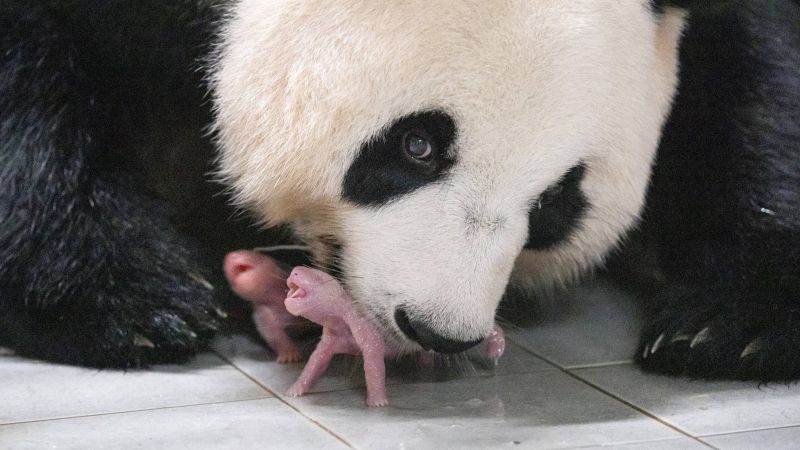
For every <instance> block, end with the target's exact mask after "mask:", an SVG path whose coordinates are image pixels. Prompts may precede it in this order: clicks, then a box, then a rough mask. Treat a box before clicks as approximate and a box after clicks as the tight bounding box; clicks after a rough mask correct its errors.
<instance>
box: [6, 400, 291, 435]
mask: <svg viewBox="0 0 800 450" xmlns="http://www.w3.org/2000/svg"><path fill="white" fill-rule="evenodd" d="M273 399H277V397H262V398H242V399H238V400H223V401H219V402H204V403H192V404H189V405H174V406H159V407H155V408H143V409H132V410H130V411H112V412H101V413H91V414H83V415H79V416H64V417H50V418H47V419H31V420H21V421H18V422H6V423H0V428H2V427H7V426H12V425H23V424H28V423H40V422H56V421H60V420H73V419H83V418H85V417H102V416H118V415H120V414H136V413H140V412H150V411H161V410H166V409H180V408H194V407H195V406H209V405H225V404H228V403H242V402H257V401H261V400H273Z"/></svg>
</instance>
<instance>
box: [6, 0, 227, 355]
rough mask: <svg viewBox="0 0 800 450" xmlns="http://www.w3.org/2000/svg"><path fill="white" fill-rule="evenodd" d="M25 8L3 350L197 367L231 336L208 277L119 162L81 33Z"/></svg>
mask: <svg viewBox="0 0 800 450" xmlns="http://www.w3.org/2000/svg"><path fill="white" fill-rule="evenodd" d="M14 5H19V8H20V9H19V11H17V12H18V14H14V13H13V12H14V11H13V8H14ZM11 9H12V11H11V12H8V11H7V13H4V14H2V15H0V30H2V31H0V114H2V116H1V117H0V346H4V347H8V348H11V349H12V350H14V351H15V352H16V353H17V354H19V355H22V356H30V357H35V358H42V359H47V360H51V361H57V362H64V363H70V364H79V365H86V366H93V367H139V366H146V365H149V364H153V363H161V362H175V361H183V360H185V359H187V358H188V357H190V356H191V355H193V354H194V353H195V352H197V351H198V350H199V349H201V348H203V346H204V345H205V344H206V343H207V341H208V340H209V338H210V336H211V334H212V333H213V331H214V329H215V328H216V327H217V313H216V311H217V310H216V309H215V307H214V303H213V298H212V291H211V289H210V285H209V284H208V282H206V281H205V278H204V274H205V269H204V268H203V267H202V265H201V264H200V263H199V259H198V258H197V257H196V256H195V255H194V253H193V251H192V250H191V246H190V244H189V243H188V242H187V241H186V240H185V239H184V238H183V237H181V236H180V235H179V234H178V233H177V232H176V231H175V230H174V229H173V227H172V225H171V224H170V222H169V220H168V219H167V212H166V211H165V209H164V208H163V206H162V205H161V204H160V203H158V202H156V201H154V200H152V199H151V198H149V197H148V196H147V195H145V194H143V193H142V192H141V190H140V189H139V188H138V184H137V183H136V181H135V180H134V179H133V178H132V177H131V176H130V174H129V173H128V172H127V168H126V167H125V165H120V164H115V162H114V161H115V160H114V158H110V159H109V158H108V157H107V155H108V153H110V152H111V151H112V150H113V148H112V147H111V145H112V144H110V143H109V141H106V140H105V139H104V134H103V133H101V132H99V131H98V130H102V129H103V128H102V127H103V123H104V118H105V117H106V111H105V110H104V108H105V106H104V103H103V100H102V97H101V96H99V95H97V93H96V92H94V90H93V83H92V78H91V77H90V76H89V75H88V74H87V73H85V72H83V71H82V70H81V58H80V54H78V53H77V52H76V50H75V49H76V48H78V46H77V45H75V42H72V41H71V39H70V35H69V33H70V31H71V30H69V29H67V30H66V31H65V30H64V29H62V28H63V27H60V26H59V23H58V20H57V19H54V18H50V17H48V15H47V14H46V13H45V12H44V11H43V10H40V9H39V8H38V7H37V5H32V4H30V3H29V2H12V4H11ZM120 166H122V167H120Z"/></svg>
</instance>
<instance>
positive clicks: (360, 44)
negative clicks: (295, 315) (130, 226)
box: [213, 0, 683, 352]
mask: <svg viewBox="0 0 800 450" xmlns="http://www.w3.org/2000/svg"><path fill="white" fill-rule="evenodd" d="M682 24H683V16H682V14H681V13H680V12H679V11H677V10H673V9H671V8H665V9H662V8H659V10H658V11H655V10H654V8H652V6H651V5H650V4H649V2H647V1H644V0H575V1H570V2H565V1H561V0H544V1H535V2H531V1H521V0H520V1H503V2H486V1H472V0H465V1H459V2H445V1H428V0H409V1H403V2H369V1H357V0H349V1H343V2H330V1H323V0H281V1H263V0H241V1H239V2H237V3H235V4H234V6H232V8H231V10H230V11H229V18H228V21H227V22H226V24H225V25H224V29H223V33H222V42H221V44H220V47H219V52H218V57H217V59H216V60H215V63H214V64H215V65H214V80H213V81H214V99H215V107H216V131H217V134H218V138H219V142H220V146H221V154H220V158H219V163H220V172H221V174H222V175H223V176H224V178H225V179H226V181H227V182H228V183H230V185H231V186H232V188H233V191H234V193H235V196H236V200H237V201H238V202H239V204H240V205H242V206H245V207H247V208H250V209H252V210H253V211H255V212H256V213H257V214H259V215H260V217H262V218H263V220H264V222H265V223H268V224H279V223H289V224H291V225H292V226H293V227H294V230H295V231H296V232H297V233H298V235H299V236H300V237H301V238H302V239H304V240H305V241H306V242H308V243H309V245H310V246H311V247H312V250H313V253H314V255H315V258H316V260H317V262H318V263H319V264H320V266H322V267H323V268H331V267H333V266H335V267H336V268H337V269H338V271H339V272H338V273H339V276H340V277H341V280H342V281H343V282H344V284H345V285H346V286H347V288H348V290H349V291H350V294H351V295H352V297H353V298H354V300H355V301H356V302H357V306H358V307H359V308H360V309H361V310H362V312H363V313H364V314H366V315H367V316H369V317H370V318H372V319H373V320H374V321H376V322H377V323H378V324H380V325H381V326H382V327H383V329H384V330H385V334H386V337H387V340H388V341H389V343H390V344H391V345H393V346H394V347H395V348H396V349H397V350H400V351H403V350H415V349H419V347H420V346H422V347H423V348H427V349H433V350H437V351H443V352H455V351H460V350H463V349H465V348H467V347H469V346H471V345H473V344H475V343H476V342H478V341H480V340H481V339H483V338H484V337H485V336H487V335H488V334H489V333H490V331H491V330H492V325H493V321H494V314H495V310H496V308H497V305H498V303H499V301H500V298H501V296H502V294H503V292H504V290H505V288H506V285H507V283H508V281H509V278H510V277H511V275H512V272H513V273H514V274H515V276H518V277H520V278H521V279H523V280H524V281H529V282H532V283H548V282H553V281H562V280H565V279H567V278H570V277H572V276H573V275H575V274H577V273H579V272H580V271H581V270H582V269H585V268H587V267H590V266H591V265H592V264H594V263H596V262H598V261H599V260H600V259H601V258H602V257H603V255H604V254H605V253H606V252H607V251H608V250H609V249H610V248H612V247H613V246H614V245H615V243H616V242H617V241H618V239H619V238H620V236H621V235H622V234H623V233H624V232H625V231H626V230H627V229H629V228H630V227H631V226H632V225H633V224H634V223H635V222H636V220H637V218H638V216H639V214H640V211H641V209H642V203H643V198H644V194H645V189H646V186H647V183H648V178H649V174H650V166H651V163H652V160H653V156H654V152H655V149H656V146H657V141H658V137H659V132H660V128H661V126H662V123H663V121H664V118H665V115H666V114H667V112H668V109H669V106H670V101H671V98H672V96H673V92H674V89H675V84H676V65H677V63H676V48H677V41H678V38H679V35H680V32H681V27H682ZM515 265H516V268H515Z"/></svg>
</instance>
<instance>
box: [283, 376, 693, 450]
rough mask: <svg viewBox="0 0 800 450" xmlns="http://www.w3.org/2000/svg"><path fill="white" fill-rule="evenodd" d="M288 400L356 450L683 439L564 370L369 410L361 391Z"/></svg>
mask: <svg viewBox="0 0 800 450" xmlns="http://www.w3.org/2000/svg"><path fill="white" fill-rule="evenodd" d="M288 401H289V402H290V403H291V404H292V405H294V406H295V407H297V408H298V409H300V410H301V411H302V412H303V413H304V414H305V415H307V416H309V417H311V418H312V419H314V420H316V421H318V422H320V423H323V424H325V426H326V427H327V428H328V429H329V430H331V431H332V432H334V433H336V434H337V435H338V436H341V437H342V438H344V439H345V440H347V441H348V442H350V443H351V444H353V445H355V446H356V447H359V448H414V449H441V448H498V447H503V446H511V447H514V446H515V444H518V445H519V446H518V447H517V448H565V447H575V446H581V445H599V444H607V443H613V442H637V441H648V440H659V439H670V438H677V437H680V434H679V433H677V432H676V431H674V430H672V429H670V428H668V427H666V426H664V425H663V424H661V423H659V422H657V421H655V420H652V419H650V418H648V417H647V416H644V415H642V414H640V413H638V412H637V411H635V410H634V409H632V408H629V407H628V406H626V405H624V404H622V403H620V402H617V401H615V400H614V399H612V398H610V397H608V396H606V395H604V394H602V393H600V392H598V391H596V390H594V389H592V388H590V387H589V386H587V385H586V384H584V383H582V382H580V381H578V380H576V379H574V378H572V377H570V376H569V375H567V374H565V373H563V372H561V371H542V372H534V373H529V374H516V375H505V376H496V377H477V378H467V379H461V380H451V381H444V382H439V383H419V384H403V385H396V386H392V388H391V389H390V402H391V404H390V406H388V407H385V408H367V407H365V406H364V392H363V391H362V390H348V391H337V392H329V393H321V394H312V395H309V396H306V397H301V398H297V399H288Z"/></svg>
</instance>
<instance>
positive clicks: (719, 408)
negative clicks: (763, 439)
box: [574, 364, 800, 436]
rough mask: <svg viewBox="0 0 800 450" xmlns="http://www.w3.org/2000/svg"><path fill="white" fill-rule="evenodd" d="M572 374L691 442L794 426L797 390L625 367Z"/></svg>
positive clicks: (798, 412) (798, 420)
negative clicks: (657, 419)
mask: <svg viewBox="0 0 800 450" xmlns="http://www.w3.org/2000/svg"><path fill="white" fill-rule="evenodd" d="M574 373H575V374H576V375H577V376H579V377H581V378H583V379H586V380H588V381H589V382H591V383H593V384H595V385H597V386H600V387H601V388H602V389H605V390H607V391H608V392H610V393H612V394H613V395H616V396H619V397H620V398H622V399H625V400H626V401H628V402H630V403H631V404H633V405H636V406H638V407H640V408H642V409H643V410H646V411H648V412H650V413H651V414H654V415H655V416H657V417H660V418H662V419H664V420H666V421H667V422H669V423H671V424H673V425H675V426H677V427H679V428H681V429H682V430H685V431H687V432H689V433H690V434H691V435H693V436H700V435H708V434H722V433H733V432H737V431H747V430H753V429H761V428H773V427H781V426H792V425H798V424H800V386H799V385H793V386H786V385H781V384H774V385H767V386H761V387H759V386H758V385H757V384H756V383H752V382H706V381H691V380H687V379H685V378H674V377H665V376H657V375H648V374H644V373H642V372H641V371H640V370H639V369H638V368H637V367H635V366H633V365H630V364H623V365H619V366H609V367H598V368H587V369H579V370H575V371H574Z"/></svg>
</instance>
